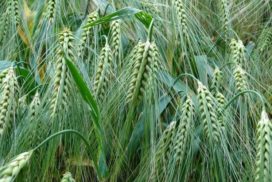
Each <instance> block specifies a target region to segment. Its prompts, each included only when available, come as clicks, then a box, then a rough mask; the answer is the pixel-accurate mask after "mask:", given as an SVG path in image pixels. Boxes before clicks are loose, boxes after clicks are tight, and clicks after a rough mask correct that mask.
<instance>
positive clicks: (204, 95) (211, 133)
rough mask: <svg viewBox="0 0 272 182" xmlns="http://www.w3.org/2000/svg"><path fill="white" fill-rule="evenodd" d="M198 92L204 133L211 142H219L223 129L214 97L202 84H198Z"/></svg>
mask: <svg viewBox="0 0 272 182" xmlns="http://www.w3.org/2000/svg"><path fill="white" fill-rule="evenodd" d="M197 90H198V95H197V97H198V101H199V105H200V106H199V107H200V112H201V120H202V122H203V125H204V132H205V134H206V136H207V137H208V139H209V141H215V142H219V138H220V136H221V129H222V128H221V127H220V123H219V122H218V118H217V112H216V104H215V100H214V97H213V96H212V94H211V93H210V92H209V91H208V89H207V88H206V87H205V86H204V85H203V84H202V83H201V82H198V89H197Z"/></svg>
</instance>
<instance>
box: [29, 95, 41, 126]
mask: <svg viewBox="0 0 272 182" xmlns="http://www.w3.org/2000/svg"><path fill="white" fill-rule="evenodd" d="M40 104H41V101H40V96H39V93H38V92H36V94H35V96H34V98H33V100H32V102H31V103H30V106H29V116H30V121H33V120H34V119H35V118H36V116H38V114H39V111H38V109H39V106H40Z"/></svg>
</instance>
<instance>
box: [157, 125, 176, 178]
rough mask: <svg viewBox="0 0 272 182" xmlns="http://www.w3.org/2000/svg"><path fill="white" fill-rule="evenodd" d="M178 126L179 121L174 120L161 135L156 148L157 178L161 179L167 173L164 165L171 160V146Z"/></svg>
mask: <svg viewBox="0 0 272 182" xmlns="http://www.w3.org/2000/svg"><path fill="white" fill-rule="evenodd" d="M176 126H177V122H176V121H172V122H171V123H170V124H169V125H168V126H167V128H166V129H165V130H164V132H163V134H162V135H161V137H160V140H159V142H158V145H157V148H156V154H155V158H156V162H157V164H156V171H157V172H156V173H157V178H158V179H160V178H161V177H162V176H164V175H165V173H166V171H165V169H164V167H163V166H165V165H167V163H168V160H169V152H170V151H171V148H170V147H171V146H173V144H172V143H173V141H174V140H173V138H174V137H175V134H176V129H177V128H176Z"/></svg>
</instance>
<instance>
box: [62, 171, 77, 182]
mask: <svg viewBox="0 0 272 182" xmlns="http://www.w3.org/2000/svg"><path fill="white" fill-rule="evenodd" d="M61 182H75V179H74V178H73V176H72V174H71V173H70V172H66V173H65V174H63V177H62V179H61Z"/></svg>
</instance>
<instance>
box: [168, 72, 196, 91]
mask: <svg viewBox="0 0 272 182" xmlns="http://www.w3.org/2000/svg"><path fill="white" fill-rule="evenodd" d="M183 76H189V77H191V78H193V80H195V81H197V82H198V81H199V80H198V79H197V78H196V77H195V76H194V75H192V74H190V73H182V74H180V75H178V77H177V78H176V79H175V81H174V83H173V85H172V86H171V88H172V87H174V86H175V85H176V83H177V82H178V80H179V79H180V78H181V77H183Z"/></svg>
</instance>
